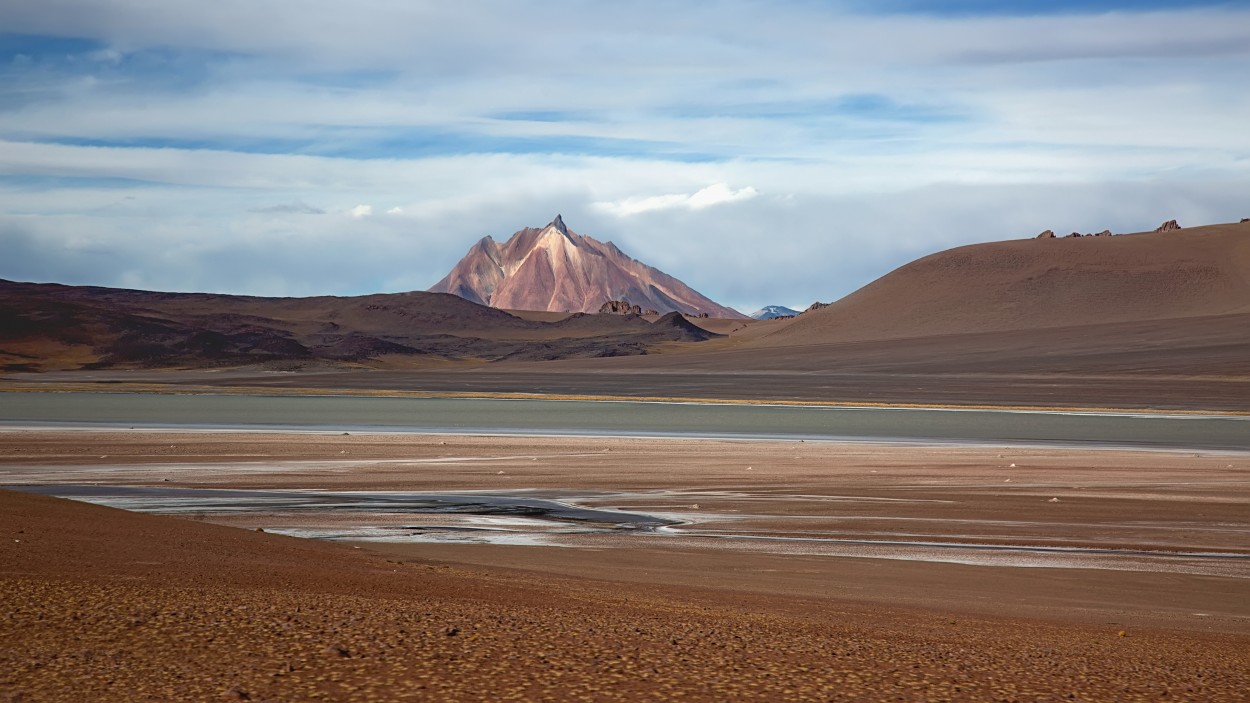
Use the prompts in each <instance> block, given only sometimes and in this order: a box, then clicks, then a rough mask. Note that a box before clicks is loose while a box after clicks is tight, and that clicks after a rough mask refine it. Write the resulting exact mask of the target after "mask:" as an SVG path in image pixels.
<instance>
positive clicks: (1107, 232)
mask: <svg viewBox="0 0 1250 703" xmlns="http://www.w3.org/2000/svg"><path fill="white" fill-rule="evenodd" d="M1089 236H1091V237H1110V236H1112V235H1111V230H1109V229H1104V230H1103V231H1101V232H1096V233H1094V234H1091V235H1089Z"/></svg>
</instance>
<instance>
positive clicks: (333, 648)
mask: <svg viewBox="0 0 1250 703" xmlns="http://www.w3.org/2000/svg"><path fill="white" fill-rule="evenodd" d="M321 653H322V655H324V656H327V657H350V656H351V652H349V651H347V647H344V646H343V645H339V644H332V645H330V646H328V647H326V648H325V649H323V650H321Z"/></svg>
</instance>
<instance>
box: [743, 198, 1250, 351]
mask: <svg viewBox="0 0 1250 703" xmlns="http://www.w3.org/2000/svg"><path fill="white" fill-rule="evenodd" d="M1239 313H1250V223H1242V224H1228V225H1211V226H1206V227H1195V228H1191V229H1184V230H1179V231H1173V232H1161V233H1143V234H1133V235H1122V236H1116V237H1081V238H1072V239H1066V238H1061V239H1027V240H1019V241H1006V242H993V243H989V244H974V245H971V246H964V247H958V248H956V249H950V250H947V251H943V252H939V253H936V254H933V255H930V256H926V257H924V258H922V259H918V260H916V261H913V262H912V263H909V264H907V265H905V266H902V267H901V268H898V269H896V270H895V271H893V272H891V273H889V274H887V275H885V276H883V277H881V278H879V279H877V280H876V281H874V282H872V283H870V284H868V285H867V286H864V287H863V288H861V289H859V290H858V291H856V292H854V293H852V294H851V295H848V296H847V297H845V298H843V299H841V300H839V301H837V302H835V303H833V304H832V305H829V306H828V307H825V308H822V309H819V310H813V311H810V312H808V313H806V314H804V315H802V316H800V317H799V318H797V319H796V320H795V321H794V323H793V324H790V325H788V326H787V327H785V328H784V329H781V330H778V331H777V332H775V333H773V334H771V335H769V336H767V337H764V338H762V339H760V340H759V344H762V345H769V346H771V345H781V346H786V345H795V344H821V343H837V342H850V341H866V340H881V339H904V338H916V337H927V336H934V335H951V334H967V333H982V332H1001V331H1010V330H1031V329H1039V328H1058V327H1073V326H1079V325H1099V324H1112V323H1124V322H1134V321H1144V320H1169V319H1180V318H1195V317H1205V316H1219V315H1230V314H1239Z"/></svg>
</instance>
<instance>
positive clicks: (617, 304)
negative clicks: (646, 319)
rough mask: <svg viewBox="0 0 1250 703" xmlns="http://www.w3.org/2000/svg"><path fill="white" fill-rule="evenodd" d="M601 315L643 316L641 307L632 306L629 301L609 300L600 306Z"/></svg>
mask: <svg viewBox="0 0 1250 703" xmlns="http://www.w3.org/2000/svg"><path fill="white" fill-rule="evenodd" d="M599 314H601V315H602V314H610V315H641V314H642V306H641V305H630V304H629V301H628V300H625V299H621V300H609V301H608V302H606V303H604V304H603V305H600V306H599Z"/></svg>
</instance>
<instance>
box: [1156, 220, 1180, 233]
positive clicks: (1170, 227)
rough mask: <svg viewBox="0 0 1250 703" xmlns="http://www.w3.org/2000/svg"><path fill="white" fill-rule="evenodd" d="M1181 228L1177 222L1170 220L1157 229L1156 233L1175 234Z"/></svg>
mask: <svg viewBox="0 0 1250 703" xmlns="http://www.w3.org/2000/svg"><path fill="white" fill-rule="evenodd" d="M1180 228H1181V226H1180V225H1178V224H1177V223H1176V220H1168V221H1167V222H1164V223H1163V224H1161V225H1159V226H1158V227H1156V228H1155V231H1156V232H1175V231H1177V230H1179V229H1180Z"/></svg>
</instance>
